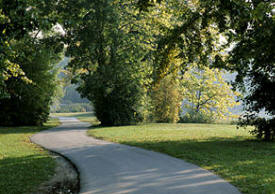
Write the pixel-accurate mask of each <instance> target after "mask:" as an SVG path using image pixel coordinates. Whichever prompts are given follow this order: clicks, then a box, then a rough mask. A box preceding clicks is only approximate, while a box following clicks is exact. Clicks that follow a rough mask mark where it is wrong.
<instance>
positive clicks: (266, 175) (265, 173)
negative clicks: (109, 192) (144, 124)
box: [120, 136, 275, 193]
mask: <svg viewBox="0 0 275 194" xmlns="http://www.w3.org/2000/svg"><path fill="white" fill-rule="evenodd" d="M120 143H123V144H127V145H131V146H137V147H142V148H145V149H149V150H153V151H157V152H162V153H166V154H168V155H171V156H173V157H177V158H180V159H184V160H186V161H188V162H191V163H194V164H197V165H199V166H201V167H204V168H206V169H208V170H211V171H214V172H215V173H216V174H218V175H220V176H222V177H224V178H226V179H227V180H228V181H230V182H231V183H232V184H234V185H236V186H238V187H239V188H240V189H241V191H242V192H244V193H246V192H249V193H272V191H273V192H274V190H275V175H274V171H275V166H274V162H275V142H262V141H258V140H252V139H251V140H244V139H243V138H242V137H238V136H236V137H234V138H215V137H214V138H209V139H207V140H204V141H196V140H181V141H157V142H156V141H143V142H137V141H123V142H120Z"/></svg>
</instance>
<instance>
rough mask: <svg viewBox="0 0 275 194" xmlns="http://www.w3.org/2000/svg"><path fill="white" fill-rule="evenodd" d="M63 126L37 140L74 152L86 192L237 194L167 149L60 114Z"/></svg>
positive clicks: (68, 153)
mask: <svg viewBox="0 0 275 194" xmlns="http://www.w3.org/2000/svg"><path fill="white" fill-rule="evenodd" d="M59 119H60V120H61V122H62V123H63V124H62V125H61V126H59V127H56V128H54V129H51V130H47V131H43V132H40V133H38V134H36V135H34V136H33V137H32V138H31V140H32V141H33V142H35V143H37V144H39V145H41V146H43V147H45V148H47V149H50V150H53V151H56V152H59V153H60V154H62V155H64V156H66V157H68V158H69V159H70V160H71V161H72V162H73V163H74V164H75V165H76V166H77V168H78V170H79V172H80V187H81V190H80V193H83V194H88V193H95V194H97V193H107V194H117V193H138V194H162V193H163V194H168V193H171V194H178V193H181V194H184V193H187V194H193V193H203V194H229V193H230V194H231V193H232V194H233V193H239V191H238V190H237V189H236V188H235V187H233V186H232V185H230V184H229V183H227V182H225V181H224V180H223V179H221V178H219V177H217V176H216V175H214V174H212V173H210V172H209V171H206V170H203V169H201V168H199V167H198V166H195V165H193V164H190V163H186V162H184V161H183V160H180V159H176V158H173V157H170V156H167V155H164V154H160V153H156V152H151V151H147V150H143V149H140V148H135V147H130V146H126V145H120V144H116V143H110V142H106V141H101V140H97V139H94V138H91V137H88V136H86V131H87V127H88V126H89V124H88V123H82V122H79V121H78V120H77V119H75V118H68V117H67V118H65V117H60V118H59Z"/></svg>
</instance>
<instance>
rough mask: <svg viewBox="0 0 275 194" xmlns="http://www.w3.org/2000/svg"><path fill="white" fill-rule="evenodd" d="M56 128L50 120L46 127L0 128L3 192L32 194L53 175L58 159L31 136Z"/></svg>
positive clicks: (0, 175)
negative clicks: (39, 145) (34, 141)
mask: <svg viewBox="0 0 275 194" xmlns="http://www.w3.org/2000/svg"><path fill="white" fill-rule="evenodd" d="M57 125H59V121H58V119H51V120H50V121H49V122H47V123H46V124H45V125H44V126H43V127H0V193H5V194H17V193H18V194H22V193H30V192H32V191H34V190H35V189H36V188H37V187H38V186H39V185H40V184H41V183H42V182H44V181H47V180H48V179H49V178H51V177H52V176H53V174H54V171H55V165H56V163H55V159H54V158H52V157H51V156H50V155H49V153H48V152H47V151H45V150H43V149H42V148H40V147H38V146H36V145H34V144H32V143H31V142H30V140H29V137H30V136H31V135H33V134H34V133H37V132H39V131H41V130H45V129H48V128H51V127H55V126H57Z"/></svg>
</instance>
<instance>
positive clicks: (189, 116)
mask: <svg viewBox="0 0 275 194" xmlns="http://www.w3.org/2000/svg"><path fill="white" fill-rule="evenodd" d="M214 121H215V120H214V119H213V116H212V115H209V114H204V113H202V112H196V111H194V110H189V111H188V112H185V113H184V114H182V115H180V120H179V123H214Z"/></svg>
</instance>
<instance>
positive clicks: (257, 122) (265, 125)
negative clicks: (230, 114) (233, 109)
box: [239, 115, 275, 141]
mask: <svg viewBox="0 0 275 194" xmlns="http://www.w3.org/2000/svg"><path fill="white" fill-rule="evenodd" d="M248 125H253V126H254V127H255V128H254V130H251V131H250V133H251V134H252V135H255V136H256V137H257V138H258V139H262V140H264V141H274V140H275V117H273V118H260V117H257V116H255V115H245V116H244V118H241V119H240V122H239V126H248Z"/></svg>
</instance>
